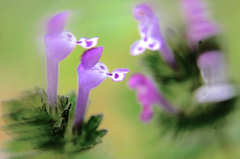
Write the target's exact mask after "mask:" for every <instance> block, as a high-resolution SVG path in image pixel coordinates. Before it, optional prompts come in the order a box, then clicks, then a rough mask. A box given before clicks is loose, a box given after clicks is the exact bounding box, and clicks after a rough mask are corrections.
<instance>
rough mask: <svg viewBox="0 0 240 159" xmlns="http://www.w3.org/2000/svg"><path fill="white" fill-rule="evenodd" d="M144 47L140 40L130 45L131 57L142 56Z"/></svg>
mask: <svg viewBox="0 0 240 159" xmlns="http://www.w3.org/2000/svg"><path fill="white" fill-rule="evenodd" d="M145 48H146V45H145V43H144V42H143V41H142V40H138V41H136V42H135V43H133V44H132V46H131V48H130V53H131V55H132V56H136V55H139V54H142V53H143V52H144V51H145Z"/></svg>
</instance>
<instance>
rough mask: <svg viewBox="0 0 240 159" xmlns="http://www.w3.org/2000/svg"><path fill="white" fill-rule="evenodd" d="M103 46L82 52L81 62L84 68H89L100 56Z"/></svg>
mask: <svg viewBox="0 0 240 159" xmlns="http://www.w3.org/2000/svg"><path fill="white" fill-rule="evenodd" d="M102 52H103V47H96V48H92V49H90V50H87V51H86V52H84V54H83V55H82V58H81V63H82V66H83V67H84V69H90V68H92V67H93V66H95V65H96V64H97V63H98V61H99V59H100V58H101V56H102Z"/></svg>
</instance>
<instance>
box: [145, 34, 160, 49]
mask: <svg viewBox="0 0 240 159" xmlns="http://www.w3.org/2000/svg"><path fill="white" fill-rule="evenodd" d="M146 43H147V44H145V45H146V47H147V48H148V49H149V50H152V51H156V50H159V49H160V48H161V45H162V43H161V42H160V41H158V40H156V39H153V38H150V37H148V38H147V41H146Z"/></svg>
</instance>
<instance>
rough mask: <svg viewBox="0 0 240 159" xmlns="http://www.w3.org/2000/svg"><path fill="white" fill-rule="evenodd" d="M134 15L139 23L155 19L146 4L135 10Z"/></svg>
mask: <svg viewBox="0 0 240 159" xmlns="http://www.w3.org/2000/svg"><path fill="white" fill-rule="evenodd" d="M133 15H134V17H135V19H136V20H137V21H145V20H149V19H152V18H155V16H154V13H153V11H152V10H151V8H149V7H148V6H147V5H146V4H140V5H138V6H136V7H135V8H134V10H133Z"/></svg>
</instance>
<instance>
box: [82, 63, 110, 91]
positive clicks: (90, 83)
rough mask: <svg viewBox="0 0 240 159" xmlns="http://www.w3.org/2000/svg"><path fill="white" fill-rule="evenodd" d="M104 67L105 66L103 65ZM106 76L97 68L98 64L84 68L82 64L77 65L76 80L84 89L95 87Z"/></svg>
mask: <svg viewBox="0 0 240 159" xmlns="http://www.w3.org/2000/svg"><path fill="white" fill-rule="evenodd" d="M105 67H106V66H105ZM106 78H107V76H106V74H105V73H104V72H101V70H99V68H98V66H96V67H95V66H94V67H93V68H92V69H87V70H85V69H84V67H83V65H82V64H80V65H79V67H78V82H79V84H80V85H82V86H83V87H84V88H86V89H92V88H95V87H97V86H98V85H99V84H101V83H102V82H103V81H104V80H105V79H106Z"/></svg>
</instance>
